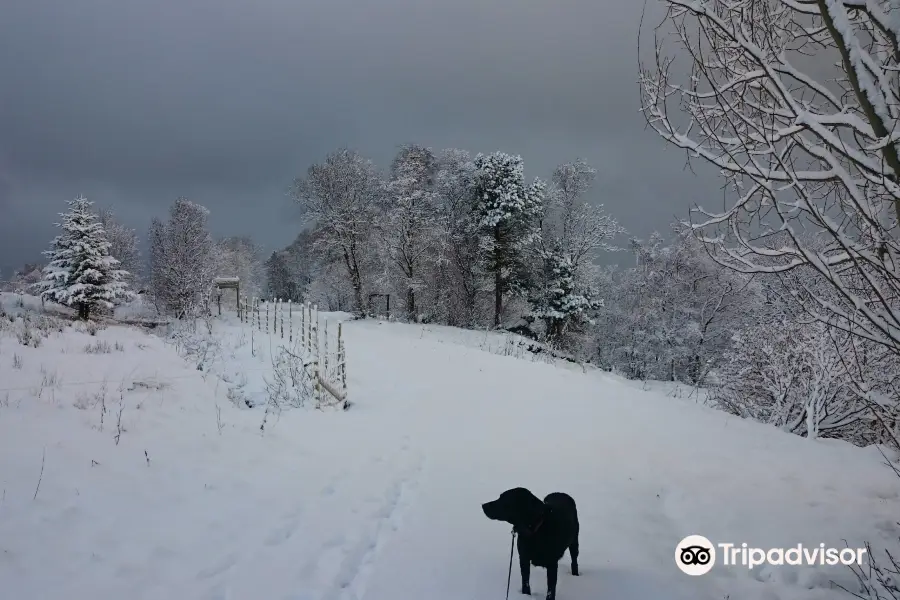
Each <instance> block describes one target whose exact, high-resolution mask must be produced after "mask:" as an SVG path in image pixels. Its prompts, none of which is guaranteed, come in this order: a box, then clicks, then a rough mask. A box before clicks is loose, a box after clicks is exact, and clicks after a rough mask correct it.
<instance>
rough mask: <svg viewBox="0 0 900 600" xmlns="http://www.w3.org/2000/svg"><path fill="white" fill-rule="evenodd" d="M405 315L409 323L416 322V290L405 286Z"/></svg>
mask: <svg viewBox="0 0 900 600" xmlns="http://www.w3.org/2000/svg"><path fill="white" fill-rule="evenodd" d="M406 316H407V318H408V319H409V322H410V323H415V322H416V291H415V290H414V289H412V288H411V287H408V288H406Z"/></svg>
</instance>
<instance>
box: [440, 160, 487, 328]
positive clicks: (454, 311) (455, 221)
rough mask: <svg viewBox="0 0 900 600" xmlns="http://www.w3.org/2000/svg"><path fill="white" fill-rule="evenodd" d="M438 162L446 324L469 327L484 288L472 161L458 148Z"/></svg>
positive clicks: (476, 319)
mask: <svg viewBox="0 0 900 600" xmlns="http://www.w3.org/2000/svg"><path fill="white" fill-rule="evenodd" d="M437 161H438V171H437V176H436V181H435V189H436V191H437V194H438V197H439V202H440V204H441V219H440V222H439V223H440V227H441V229H442V232H441V239H442V243H443V247H442V249H443V250H444V257H445V260H446V262H443V263H441V267H442V271H441V275H442V276H443V278H444V279H445V285H446V286H447V291H446V299H445V301H446V302H447V322H448V323H449V324H451V325H463V326H472V325H475V324H477V323H479V322H480V321H481V319H480V311H479V307H478V298H479V293H480V292H481V291H482V289H484V287H485V286H484V283H483V281H484V278H485V272H484V265H483V264H482V262H481V260H480V231H479V227H478V215H477V214H476V212H475V208H476V203H475V193H476V189H475V174H476V167H475V162H474V161H473V160H472V157H471V156H470V155H469V153H468V152H466V151H465V150H459V149H457V148H449V149H446V150H443V151H442V152H440V154H439V155H438V158H437Z"/></svg>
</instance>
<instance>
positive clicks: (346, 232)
mask: <svg viewBox="0 0 900 600" xmlns="http://www.w3.org/2000/svg"><path fill="white" fill-rule="evenodd" d="M383 193H384V184H383V181H382V180H381V178H380V177H379V175H378V172H377V170H376V169H375V166H374V165H373V164H372V162H371V161H369V160H367V159H365V158H363V157H362V156H360V155H359V154H358V153H356V152H354V151H352V150H348V149H341V150H337V151H335V152H332V153H331V154H329V155H328V156H327V157H326V159H325V161H324V162H322V163H319V164H315V165H312V166H311V167H310V168H309V170H308V172H307V174H306V177H302V178H298V179H296V180H295V181H294V185H293V188H292V190H291V195H292V196H293V198H294V200H295V201H296V202H297V203H299V204H300V206H301V207H302V208H303V210H304V216H305V218H306V220H307V222H308V223H310V224H312V225H314V227H315V228H316V229H317V230H318V235H317V247H318V250H319V251H320V252H321V253H322V254H323V255H327V256H328V258H329V260H337V261H340V263H341V264H342V265H343V266H344V269H345V270H346V274H347V278H348V280H349V283H350V285H351V287H352V288H353V294H354V304H355V305H354V311H356V313H357V314H359V315H360V316H362V315H364V314H365V312H366V302H365V300H364V297H363V295H364V294H363V286H364V283H365V280H366V277H367V276H368V275H369V273H367V272H366V269H367V261H368V260H369V259H370V258H371V257H369V256H367V255H366V254H367V252H370V251H371V248H370V247H369V244H370V242H371V239H372V234H373V230H374V225H373V224H374V222H375V220H376V218H377V216H378V206H379V202H380V201H381V198H382V196H383Z"/></svg>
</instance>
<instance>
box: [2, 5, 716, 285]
mask: <svg viewBox="0 0 900 600" xmlns="http://www.w3.org/2000/svg"><path fill="white" fill-rule="evenodd" d="M649 3H650V5H653V4H655V0H649ZM641 4H642V3H641V2H640V1H639V0H379V1H374V0H371V1H370V0H255V1H254V2H245V1H237V0H154V1H148V0H77V1H72V0H22V1H18V2H15V1H12V2H6V3H5V4H4V7H3V9H2V18H0V269H2V273H0V277H2V276H4V275H7V276H8V275H9V271H10V270H11V269H13V268H17V267H19V266H21V264H22V263H23V262H24V261H26V260H33V259H36V258H39V256H40V255H39V253H40V251H41V250H43V249H44V248H46V246H47V244H48V242H49V240H50V239H51V238H52V237H53V235H55V231H54V230H55V228H54V227H53V223H54V222H55V221H56V220H57V213H59V212H61V211H62V210H65V201H66V200H68V199H71V198H72V197H75V196H77V195H79V194H84V195H85V196H87V197H88V198H89V199H91V200H94V201H96V203H97V204H98V205H100V206H112V207H114V209H115V210H116V212H117V213H118V214H119V216H120V218H121V219H122V220H123V221H125V222H126V223H127V224H128V225H130V226H132V227H135V228H137V229H138V230H139V232H140V233H141V235H142V236H143V235H144V233H145V232H146V228H147V225H148V224H149V221H150V219H151V218H152V217H153V216H163V215H164V214H165V211H166V210H167V207H168V206H169V205H170V204H171V203H172V201H174V200H175V198H176V197H178V196H179V195H184V196H187V197H188V198H190V199H192V200H194V201H196V202H200V203H202V204H204V205H206V206H207V207H209V208H210V210H211V211H212V215H211V223H212V227H213V232H214V234H215V235H217V236H222V235H250V236H252V237H254V238H255V239H256V240H257V241H258V242H260V243H261V244H262V245H263V246H264V247H265V248H266V249H267V250H272V249H275V248H277V247H280V246H283V245H284V244H286V243H288V242H289V241H290V240H291V239H292V238H293V237H294V235H295V234H296V232H297V231H298V230H299V227H300V224H299V223H298V222H297V221H296V220H294V219H292V215H293V212H292V211H291V210H289V204H290V203H289V201H288V200H287V199H286V198H285V196H284V190H285V189H286V187H287V186H288V185H289V184H290V182H291V180H292V179H293V178H294V177H295V176H297V175H300V174H303V173H304V172H305V171H306V169H307V167H308V166H309V165H310V164H311V163H313V162H317V161H319V160H321V159H322V158H323V157H324V156H325V155H326V154H327V153H328V152H329V151H331V150H333V149H336V148H338V147H341V146H349V147H353V148H356V149H358V150H359V151H360V152H362V153H363V154H365V155H367V156H369V157H370V158H372V159H373V160H374V161H375V162H376V163H377V164H379V165H380V166H382V167H386V166H387V165H388V163H389V161H390V158H391V157H392V155H393V153H394V152H395V151H396V148H397V146H398V145H399V144H402V143H407V142H415V143H419V144H423V145H427V146H431V147H433V148H434V149H436V150H437V149H440V148H445V147H459V148H464V149H467V150H470V151H471V152H472V153H473V154H475V153H477V152H479V151H484V152H491V151H494V150H503V151H505V152H509V153H512V154H521V155H522V157H523V158H524V159H525V166H526V171H527V174H528V176H529V177H532V176H535V175H537V176H542V177H546V176H548V175H549V174H550V172H551V170H552V169H553V167H554V166H555V165H556V164H558V163H560V162H565V161H569V160H572V159H574V158H576V157H579V156H580V157H583V158H585V159H586V160H588V161H589V162H590V163H592V164H593V165H594V166H596V168H597V169H598V179H597V184H596V186H595V189H594V191H593V198H594V199H595V200H596V201H597V202H602V203H604V204H605V205H606V207H607V208H608V210H609V212H611V213H613V214H614V215H615V216H616V217H618V218H619V220H620V222H621V223H622V224H623V225H624V226H625V227H626V228H627V229H628V230H629V232H630V233H632V234H634V235H638V236H646V235H648V234H649V233H650V232H652V231H653V230H654V229H659V230H665V229H667V226H668V223H670V222H671V221H672V220H673V218H675V216H676V215H677V216H678V217H684V216H686V215H687V210H688V207H689V206H690V204H691V203H693V202H700V203H703V201H704V199H708V198H709V197H710V195H713V196H717V195H718V184H717V182H716V180H715V179H714V178H712V177H711V176H709V175H707V174H703V175H702V176H697V175H694V174H692V173H691V172H690V171H685V170H684V162H685V157H684V154H683V153H682V152H680V151H678V150H676V149H674V148H671V147H668V146H666V145H665V144H664V143H663V142H662V141H661V140H659V139H658V138H657V137H656V136H655V135H654V134H652V133H651V132H649V131H647V130H645V128H644V122H643V119H642V117H641V115H640V114H639V113H638V107H639V95H638V88H637V84H636V83H635V82H636V78H637V72H636V71H637V59H636V52H637V42H636V34H637V31H638V23H639V18H640V12H641ZM623 258H624V257H623Z"/></svg>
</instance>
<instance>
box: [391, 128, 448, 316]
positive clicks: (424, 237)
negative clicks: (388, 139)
mask: <svg viewBox="0 0 900 600" xmlns="http://www.w3.org/2000/svg"><path fill="white" fill-rule="evenodd" d="M436 168H437V165H436V160H435V157H434V154H433V152H432V151H431V149H430V148H424V147H422V146H417V145H405V146H403V147H402V148H401V149H400V151H399V152H398V153H397V156H395V157H394V161H393V163H392V164H391V180H390V182H389V183H388V186H387V190H386V194H385V195H384V206H383V214H382V215H381V218H380V219H379V221H378V232H379V238H380V240H381V243H382V245H383V248H384V252H385V258H386V260H387V262H388V263H389V268H390V271H391V272H393V273H396V274H397V275H399V277H400V279H401V286H402V288H403V292H404V294H403V296H404V297H405V304H406V313H407V318H408V319H409V321H411V322H414V321H416V320H417V318H418V315H417V310H416V292H417V291H418V290H421V289H425V288H427V287H428V281H427V278H426V273H425V270H426V269H427V268H428V267H429V266H430V265H429V264H428V263H430V262H432V261H434V260H435V259H436V258H437V257H438V256H439V255H438V253H437V249H438V248H437V247H438V242H437V238H438V236H439V220H438V219H439V214H438V207H437V193H436V191H435V189H434V187H435V181H434V180H435V175H436Z"/></svg>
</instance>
